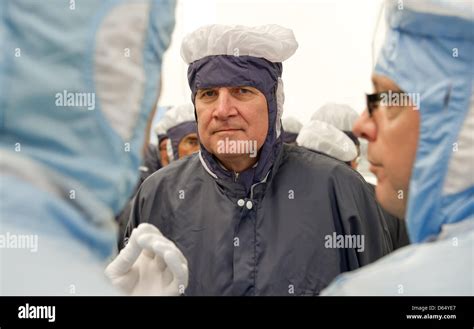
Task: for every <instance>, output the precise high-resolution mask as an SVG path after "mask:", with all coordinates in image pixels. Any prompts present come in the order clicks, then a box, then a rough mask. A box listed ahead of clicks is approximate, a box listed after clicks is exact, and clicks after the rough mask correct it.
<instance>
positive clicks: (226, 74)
mask: <svg viewBox="0 0 474 329" xmlns="http://www.w3.org/2000/svg"><path fill="white" fill-rule="evenodd" d="M281 73H282V65H281V63H272V62H270V61H268V60H266V59H264V58H258V57H252V56H228V55H217V56H208V57H205V58H202V59H200V60H197V61H195V62H193V63H191V64H190V65H189V68H188V81H189V86H190V88H191V91H192V100H193V102H194V98H195V96H196V92H197V91H198V90H200V89H207V88H217V87H242V86H248V87H254V88H256V89H258V90H259V91H260V92H262V93H263V94H264V95H269V94H271V93H272V92H274V91H275V89H276V86H277V83H278V78H279V77H281Z"/></svg>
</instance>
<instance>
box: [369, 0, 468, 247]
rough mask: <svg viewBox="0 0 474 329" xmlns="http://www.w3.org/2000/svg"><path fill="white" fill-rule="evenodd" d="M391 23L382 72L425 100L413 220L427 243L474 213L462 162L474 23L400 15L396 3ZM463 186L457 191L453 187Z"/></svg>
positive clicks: (415, 238)
mask: <svg viewBox="0 0 474 329" xmlns="http://www.w3.org/2000/svg"><path fill="white" fill-rule="evenodd" d="M387 25H388V32H387V35H386V40H385V43H384V46H383V48H382V49H381V52H380V54H379V57H378V60H377V64H376V67H375V73H376V74H379V75H383V76H386V77H389V78H390V79H392V80H393V81H394V82H395V83H396V84H397V85H398V86H399V87H400V88H401V89H402V90H403V91H405V92H408V93H418V94H419V95H420V116H421V120H420V136H419V141H418V149H417V155H416V160H415V163H414V167H413V171H412V177H411V181H410V187H409V200H408V210H407V216H406V218H407V222H408V223H407V224H408V231H409V235H410V239H411V241H412V242H421V241H424V240H426V239H427V238H428V237H429V236H431V235H437V234H439V232H440V230H441V226H442V225H443V224H448V223H455V222H459V221H462V220H465V219H467V218H468V217H472V216H473V213H474V198H473V193H474V186H473V184H472V180H469V179H467V180H466V179H464V177H466V178H467V177H468V176H469V175H472V165H471V169H470V170H471V172H469V171H467V170H464V169H463V168H464V166H463V165H462V163H460V162H459V161H458V159H459V156H460V154H461V152H464V153H465V154H466V155H467V157H468V158H469V155H468V154H469V152H472V151H473V150H472V146H473V145H472V137H471V140H470V142H468V143H467V144H466V145H464V146H463V148H462V149H459V153H457V152H458V151H457V150H456V149H455V145H457V144H458V143H459V142H460V140H461V138H462V136H461V134H465V133H467V131H466V130H465V129H464V128H463V124H464V123H465V122H467V120H469V119H470V118H471V119H472V116H473V115H474V113H473V112H472V110H471V111H470V110H469V109H470V107H471V106H472V104H471V105H470V103H471V97H472V94H473V83H472V77H473V67H474V54H473V49H474V23H473V21H472V19H471V20H469V19H464V18H460V17H455V16H441V15H434V14H430V13H422V12H416V11H413V10H410V9H409V8H407V7H406V8H404V9H403V10H399V9H398V8H397V3H396V2H393V5H391V6H390V7H389V8H387ZM466 126H467V125H466ZM466 129H467V128H466ZM471 133H472V132H471ZM471 136H472V135H471ZM456 167H458V168H456ZM463 179H464V182H462V180H463ZM458 181H459V182H460V183H459V184H458V183H456V184H457V186H454V187H452V186H451V187H450V188H448V187H447V186H448V185H453V182H458ZM466 182H467V183H466Z"/></svg>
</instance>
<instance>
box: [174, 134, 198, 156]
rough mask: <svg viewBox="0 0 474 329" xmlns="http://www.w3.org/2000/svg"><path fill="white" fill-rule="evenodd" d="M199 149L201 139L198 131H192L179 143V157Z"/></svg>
mask: <svg viewBox="0 0 474 329" xmlns="http://www.w3.org/2000/svg"><path fill="white" fill-rule="evenodd" d="M197 151H199V141H198V136H197V134H196V133H191V134H188V135H186V136H184V137H183V139H181V141H180V142H179V144H178V157H179V158H182V157H184V156H186V155H189V154H192V153H194V152H197Z"/></svg>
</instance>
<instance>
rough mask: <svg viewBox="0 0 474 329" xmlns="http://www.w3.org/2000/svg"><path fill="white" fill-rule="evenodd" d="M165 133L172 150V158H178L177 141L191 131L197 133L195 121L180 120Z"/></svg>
mask: <svg viewBox="0 0 474 329" xmlns="http://www.w3.org/2000/svg"><path fill="white" fill-rule="evenodd" d="M166 133H167V137H168V138H169V140H170V143H171V149H172V151H173V158H172V160H178V159H179V152H178V151H179V143H180V142H181V140H182V139H183V138H184V137H185V136H187V135H189V134H192V133H197V123H196V121H187V122H182V123H180V124H179V125H177V126H174V127H171V128H170V129H168V131H167V132H166ZM170 159H171V157H170Z"/></svg>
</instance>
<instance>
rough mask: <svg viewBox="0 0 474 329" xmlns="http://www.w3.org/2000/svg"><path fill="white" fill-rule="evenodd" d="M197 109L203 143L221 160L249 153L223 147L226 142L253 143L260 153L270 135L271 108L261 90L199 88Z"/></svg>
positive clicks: (251, 88)
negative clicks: (268, 134)
mask: <svg viewBox="0 0 474 329" xmlns="http://www.w3.org/2000/svg"><path fill="white" fill-rule="evenodd" d="M195 106H196V114H197V119H198V131H199V138H200V141H201V143H202V145H203V146H204V147H205V148H206V150H208V151H209V152H210V153H212V154H214V155H215V156H216V157H217V158H218V159H219V160H221V161H223V160H226V161H229V160H230V161H232V159H235V158H236V157H242V155H243V154H244V153H247V152H242V151H243V149H242V148H241V149H238V148H237V149H232V148H222V147H221V146H222V145H223V143H227V142H228V141H246V142H249V143H254V144H255V145H256V149H257V150H259V149H260V148H261V147H262V145H263V143H264V142H265V139H266V136H267V133H268V106H267V100H266V98H265V96H264V95H263V94H262V93H261V92H260V91H259V90H258V89H256V88H253V87H219V88H210V89H200V90H198V92H197V93H196V99H195ZM248 149H249V148H247V149H246V150H248ZM244 156H251V154H250V155H249V154H244ZM253 156H255V154H253Z"/></svg>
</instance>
